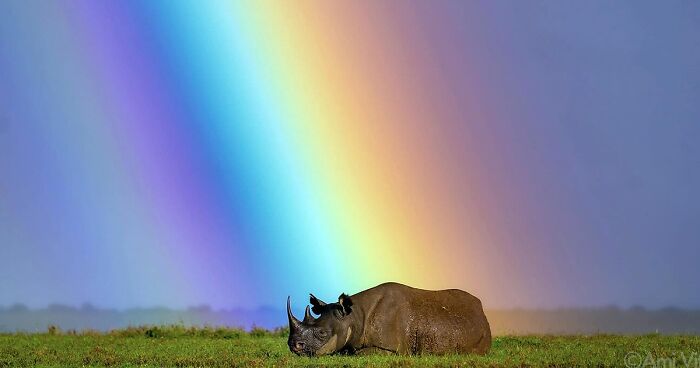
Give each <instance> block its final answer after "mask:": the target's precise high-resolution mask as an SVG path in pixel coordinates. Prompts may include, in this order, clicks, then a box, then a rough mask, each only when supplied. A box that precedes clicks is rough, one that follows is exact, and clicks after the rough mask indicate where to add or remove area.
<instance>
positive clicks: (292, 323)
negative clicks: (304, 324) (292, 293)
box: [287, 297, 301, 331]
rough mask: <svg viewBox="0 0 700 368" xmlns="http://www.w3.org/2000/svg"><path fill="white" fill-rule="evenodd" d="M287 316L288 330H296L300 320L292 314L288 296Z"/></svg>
mask: <svg viewBox="0 0 700 368" xmlns="http://www.w3.org/2000/svg"><path fill="white" fill-rule="evenodd" d="M287 318H289V330H290V331H296V330H298V329H299V327H300V326H301V322H299V320H298V319H296V318H294V315H293V314H292V305H291V301H290V298H289V297H287Z"/></svg>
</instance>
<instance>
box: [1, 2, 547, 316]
mask: <svg viewBox="0 0 700 368" xmlns="http://www.w3.org/2000/svg"><path fill="white" fill-rule="evenodd" d="M30 5H31V4H29V5H28V3H23V2H11V3H9V4H8V3H6V4H3V8H4V10H5V11H4V15H3V16H0V17H1V18H2V21H1V22H0V23H1V24H2V25H0V28H1V29H2V32H0V34H4V36H3V38H2V47H3V50H2V53H3V55H5V56H7V55H12V57H9V58H8V57H2V58H0V68H1V70H2V74H0V77H1V78H0V81H1V82H2V84H3V85H4V86H5V87H4V88H0V101H2V102H0V111H3V113H4V116H3V119H4V120H5V121H6V122H8V123H7V124H8V128H7V129H6V133H0V134H4V136H6V137H7V136H9V135H10V134H11V135H13V136H14V135H17V136H21V137H24V138H26V139H25V141H26V140H31V141H32V142H35V145H34V146H32V147H27V146H20V145H19V144H18V145H12V144H10V146H8V147H9V148H8V149H10V150H11V154H12V155H14V156H13V157H15V158H16V161H15V162H17V163H18V165H22V167H25V168H26V170H22V171H21V172H22V174H21V175H23V178H24V179H23V180H24V182H29V183H33V184H32V185H30V186H26V187H21V188H20V187H12V189H8V193H9V196H8V197H6V199H5V200H6V201H7V202H6V204H8V205H9V208H12V209H16V212H14V215H13V217H12V219H14V220H13V223H12V231H11V232H9V233H8V234H7V236H6V239H10V240H12V241H14V242H16V243H17V244H22V246H21V247H19V246H17V247H12V248H11V252H12V253H11V255H12V256H14V257H16V258H17V260H18V261H17V265H16V267H17V269H26V268H27V267H30V268H32V269H35V270H37V271H36V272H35V273H34V274H33V275H32V276H26V277H24V279H23V280H22V282H19V281H18V282H16V283H11V284H12V285H16V287H15V286H12V287H10V288H9V289H8V290H6V291H4V292H3V300H4V301H7V302H9V301H11V300H12V301H14V300H22V301H26V302H28V303H29V304H30V305H31V304H32V303H34V304H40V303H41V301H42V300H46V299H49V300H54V301H58V302H65V303H70V304H73V303H80V302H84V301H89V302H93V303H96V304H98V305H108V306H116V307H132V306H148V305H168V306H174V307H181V306H188V305H194V304H198V303H207V304H210V305H212V306H215V307H229V306H236V307H254V306H259V305H278V306H280V307H281V306H282V305H283V304H282V303H283V302H284V300H285V297H286V295H288V294H291V295H292V298H293V300H297V301H299V303H298V304H296V306H297V307H299V308H301V307H302V305H301V304H302V301H301V300H302V299H305V295H306V293H308V292H314V293H315V294H316V295H318V296H320V297H322V298H328V299H332V298H334V297H335V296H336V295H337V294H339V293H340V292H348V293H354V292H357V291H360V290H363V289H365V288H368V287H371V286H374V285H376V284H379V283H381V282H385V281H398V282H403V283H406V284H410V285H413V286H416V287H422V288H436V289H437V288H450V287H458V288H463V289H466V290H469V291H471V292H474V293H475V294H477V295H479V296H481V297H482V298H484V300H485V301H486V304H487V305H494V304H495V305H498V304H499V303H501V305H504V303H507V302H511V301H513V302H514V303H516V304H517V302H524V303H527V302H528V300H530V299H527V298H528V297H530V296H531V297H533V298H537V297H541V296H542V295H545V294H544V293H545V291H543V290H540V291H539V292H540V294H537V291H533V290H532V289H530V290H529V291H527V292H526V291H524V290H519V283H518V281H517V277H515V276H514V275H518V272H519V271H522V270H520V267H523V264H525V263H526V262H527V264H528V266H531V267H539V266H542V263H538V262H542V258H541V257H540V256H541V254H540V253H539V252H540V251H539V250H537V249H530V250H518V247H517V246H516V245H514V244H516V243H517V242H518V240H519V239H522V238H523V237H525V238H528V239H530V240H532V239H535V240H536V239H538V238H537V237H538V233H537V232H536V229H533V227H532V223H531V222H530V221H529V220H528V219H514V218H511V217H509V215H508V213H509V211H513V210H514V209H520V210H522V209H523V208H533V207H530V206H532V205H533V204H532V203H530V202H529V200H527V199H526V197H524V196H522V195H521V192H520V191H519V189H518V187H519V185H515V183H513V184H514V185H512V186H510V185H509V186H506V185H503V183H504V182H505V181H504V180H503V178H504V177H506V176H505V175H506V174H504V173H510V174H512V173H513V172H516V174H517V173H522V169H520V168H518V167H517V166H515V165H513V164H512V162H511V161H509V160H508V159H507V156H506V155H507V152H505V153H504V151H503V146H502V145H501V144H502V142H510V141H511V138H510V137H511V136H514V135H517V134H518V131H508V130H506V129H505V128H504V126H503V125H498V122H499V121H502V120H503V119H509V118H510V116H508V113H507V112H504V111H503V110H502V109H501V108H500V107H499V103H500V101H503V100H504V99H507V98H508V96H507V92H504V89H503V88H501V89H497V88H492V86H493V85H499V83H501V85H502V84H503V83H505V82H503V81H504V80H505V79H506V78H507V76H506V75H499V74H498V73H497V71H498V70H499V66H498V65H490V64H489V63H491V61H490V60H489V58H488V48H487V47H486V45H487V44H488V43H489V41H490V37H491V36H489V35H485V34H479V33H478V32H477V33H474V32H472V31H473V30H475V29H476V27H477V26H476V25H473V26H472V25H469V24H470V23H469V22H458V21H455V20H456V19H457V18H456V17H468V18H470V19H472V18H473V19H472V20H478V18H479V17H481V16H483V14H482V13H480V12H479V11H480V9H481V8H480V6H477V5H474V8H475V9H472V10H473V12H471V13H469V14H466V13H465V12H464V9H461V10H460V6H459V4H444V5H445V6H443V7H441V8H440V9H437V8H434V7H431V6H430V4H427V3H426V4H420V3H415V4H413V5H412V6H410V7H408V6H405V7H398V6H397V5H398V4H397V3H394V2H378V3H373V4H371V5H370V4H360V3H352V2H346V3H343V2H310V1H303V2H267V1H251V2H248V1H235V2H219V1H207V2H193V1H176V2H172V1H160V2H159V1H149V2H136V1H133V2H132V1H123V2H122V1H110V2H93V1H74V2H69V3H65V4H59V3H43V4H42V6H41V7H40V8H36V7H32V6H30ZM436 19H441V21H440V22H438V21H437V20H436ZM441 22H442V23H441ZM438 23H441V24H442V26H441V27H436V24H438ZM465 23H466V24H465ZM431 25H432V27H431ZM9 30H11V31H12V32H13V33H12V35H11V36H10V35H9ZM455 35H461V36H455ZM494 37H495V36H494ZM489 68H492V69H490V70H492V71H493V74H491V75H484V74H481V73H479V72H477V71H478V70H484V69H489ZM449 70H452V71H455V70H457V71H459V73H448V72H446V71H449ZM8 86H11V87H9V88H7V87H8ZM0 137H1V136H0ZM506 151H507V149H506ZM32 168H34V169H32ZM487 168H495V169H497V170H495V169H494V170H493V171H490V170H489V169H487ZM521 184H523V185H525V183H524V182H523V183H521ZM12 219H10V220H12ZM10 220H8V221H10ZM504 229H507V230H504ZM496 245H500V246H496ZM511 252H518V253H517V254H514V253H511ZM37 254H41V256H37ZM514 255H515V256H517V257H514ZM518 261H522V262H523V263H518ZM8 272H9V271H8ZM22 274H23V275H25V274H26V273H22ZM529 281H531V280H529ZM523 282H525V281H523ZM20 284H21V285H22V286H21V287H20ZM48 285H50V287H48ZM27 288H28V289H32V288H34V289H35V290H37V289H40V290H42V293H41V294H42V295H41V296H37V295H36V293H30V292H28V291H24V290H26V289H27ZM506 294H507V295H508V296H507V297H506V296H504V295H506ZM533 294H534V295H533ZM528 295H530V296H528Z"/></svg>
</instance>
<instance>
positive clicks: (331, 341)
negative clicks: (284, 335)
mask: <svg viewBox="0 0 700 368" xmlns="http://www.w3.org/2000/svg"><path fill="white" fill-rule="evenodd" d="M309 295H310V298H309V301H310V303H311V305H312V307H311V308H309V306H308V305H307V306H306V312H305V313H304V319H303V320H302V321H299V320H298V319H297V318H296V317H294V315H293V314H292V311H291V305H290V298H289V297H287V317H288V318H289V339H288V340H287V344H288V345H289V349H290V350H291V351H292V352H293V353H295V354H297V355H305V356H318V355H325V354H333V353H346V354H367V353H394V354H406V355H413V354H447V353H475V354H486V353H487V352H488V351H489V349H490V348H491V330H490V327H489V322H488V320H487V319H486V315H485V314H484V310H483V308H482V306H481V301H480V300H479V299H478V298H476V297H475V296H473V295H471V294H469V293H467V292H465V291H462V290H457V289H449V290H439V291H430V290H422V289H416V288H412V287H409V286H406V285H402V284H398V283H393V282H392V283H385V284H381V285H379V286H375V287H373V288H371V289H368V290H365V291H362V292H360V293H357V294H355V295H352V296H348V295H346V294H341V295H340V297H339V298H338V302H337V303H325V302H323V301H321V300H319V299H318V298H316V297H315V296H314V295H313V294H309ZM309 309H310V310H309ZM311 312H313V313H314V314H316V315H318V316H319V317H314V316H313V315H312V314H311Z"/></svg>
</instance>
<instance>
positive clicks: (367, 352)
mask: <svg viewBox="0 0 700 368" xmlns="http://www.w3.org/2000/svg"><path fill="white" fill-rule="evenodd" d="M355 354H356V355H395V354H396V352H395V351H391V350H386V349H381V348H377V347H371V348H363V349H360V350H356V351H355Z"/></svg>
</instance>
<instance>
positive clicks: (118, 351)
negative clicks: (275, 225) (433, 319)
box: [0, 326, 700, 367]
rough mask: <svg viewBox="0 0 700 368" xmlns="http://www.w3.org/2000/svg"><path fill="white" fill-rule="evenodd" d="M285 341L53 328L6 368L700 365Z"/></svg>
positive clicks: (544, 345) (16, 342) (2, 361)
mask: <svg viewBox="0 0 700 368" xmlns="http://www.w3.org/2000/svg"><path fill="white" fill-rule="evenodd" d="M286 342H287V338H286V331H285V330H278V331H273V332H269V331H265V330H260V329H257V330H254V331H252V332H250V333H248V332H244V331H242V330H238V329H224V328H218V329H217V328H185V327H182V326H167V327H139V328H129V329H124V330H115V331H112V332H109V333H98V332H94V331H83V332H80V333H76V332H60V331H58V330H57V329H55V328H50V329H49V331H48V332H46V333H41V334H1V335H0V367H20V366H45V367H77V366H123V367H163V366H175V367H287V366H297V367H302V366H316V367H404V366H407V367H425V366H433V367H575V366H588V367H626V366H627V365H626V363H625V362H626V361H625V357H626V356H627V355H628V354H629V353H631V352H633V354H639V355H635V356H630V358H628V359H632V361H630V363H632V364H631V365H629V366H630V367H632V366H634V367H641V366H645V367H686V366H688V367H700V356H698V354H700V336H662V335H644V336H618V335H595V336H517V337H515V336H503V337H496V338H495V339H494V342H493V348H492V350H491V352H490V353H489V354H488V355H486V356H470V355H448V356H418V357H408V356H385V355H381V356H379V355H378V356H326V357H320V358H306V357H297V356H295V355H293V354H291V353H290V352H289V350H288V349H287V344H286ZM640 358H641V359H645V360H646V361H640V360H639V359H640ZM634 359H637V360H634ZM650 359H651V360H650ZM684 359H685V362H687V363H688V364H687V365H686V364H685V362H684ZM671 362H673V364H672V363H671ZM642 363H646V365H644V364H642Z"/></svg>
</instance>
